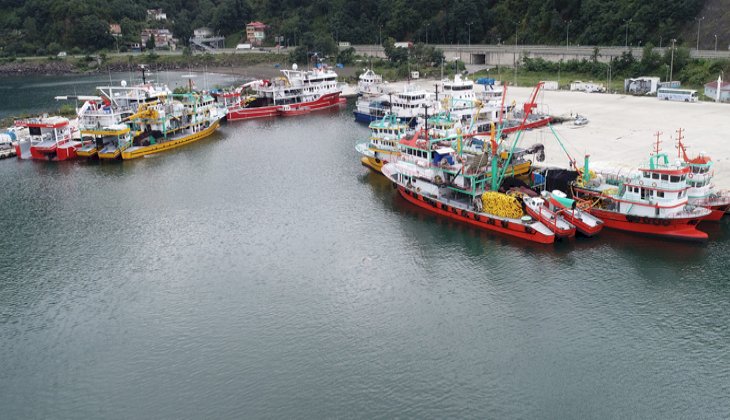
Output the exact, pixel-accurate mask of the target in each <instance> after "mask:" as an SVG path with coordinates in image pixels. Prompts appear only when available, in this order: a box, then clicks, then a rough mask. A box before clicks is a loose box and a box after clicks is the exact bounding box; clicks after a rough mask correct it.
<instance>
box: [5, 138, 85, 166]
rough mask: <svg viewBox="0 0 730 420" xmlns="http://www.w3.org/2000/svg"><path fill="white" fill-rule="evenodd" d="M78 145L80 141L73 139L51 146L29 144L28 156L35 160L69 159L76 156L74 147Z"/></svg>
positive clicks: (78, 146)
mask: <svg viewBox="0 0 730 420" xmlns="http://www.w3.org/2000/svg"><path fill="white" fill-rule="evenodd" d="M80 147H81V142H80V141H73V140H71V141H66V142H63V143H58V144H54V145H52V146H44V147H37V146H31V147H30V155H29V157H30V158H31V159H35V160H52V161H63V160H71V159H75V158H76V149H78V148H80ZM18 156H20V155H18Z"/></svg>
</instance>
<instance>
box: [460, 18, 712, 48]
mask: <svg viewBox="0 0 730 420" xmlns="http://www.w3.org/2000/svg"><path fill="white" fill-rule="evenodd" d="M473 24H474V22H469V23H467V24H466V28H467V30H468V31H469V47H471V25H473ZM715 37H717V35H715Z"/></svg>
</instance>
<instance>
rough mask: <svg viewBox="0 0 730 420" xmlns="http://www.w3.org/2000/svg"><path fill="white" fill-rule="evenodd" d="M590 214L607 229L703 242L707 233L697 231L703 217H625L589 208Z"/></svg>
mask: <svg viewBox="0 0 730 420" xmlns="http://www.w3.org/2000/svg"><path fill="white" fill-rule="evenodd" d="M589 212H590V214H591V215H593V216H595V217H598V218H599V219H601V220H602V221H603V223H604V225H605V226H606V227H607V228H610V229H617V230H623V231H626V232H635V233H641V234H645V235H651V236H661V237H666V238H673V239H682V240H690V241H705V240H707V233H705V232H702V231H701V230H698V229H697V225H698V224H699V223H700V221H702V220H704V217H686V218H683V217H677V218H656V217H644V216H632V215H625V214H621V213H617V212H612V211H607V210H602V209H598V208H591V209H590V210H589ZM705 217H706V216H705Z"/></svg>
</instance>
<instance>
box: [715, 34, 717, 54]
mask: <svg viewBox="0 0 730 420" xmlns="http://www.w3.org/2000/svg"><path fill="white" fill-rule="evenodd" d="M715 52H717V34H715Z"/></svg>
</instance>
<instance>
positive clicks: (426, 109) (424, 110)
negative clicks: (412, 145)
mask: <svg viewBox="0 0 730 420" xmlns="http://www.w3.org/2000/svg"><path fill="white" fill-rule="evenodd" d="M421 106H422V107H423V112H424V115H425V121H426V125H425V127H426V128H425V130H426V140H428V104H423V105H421Z"/></svg>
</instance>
